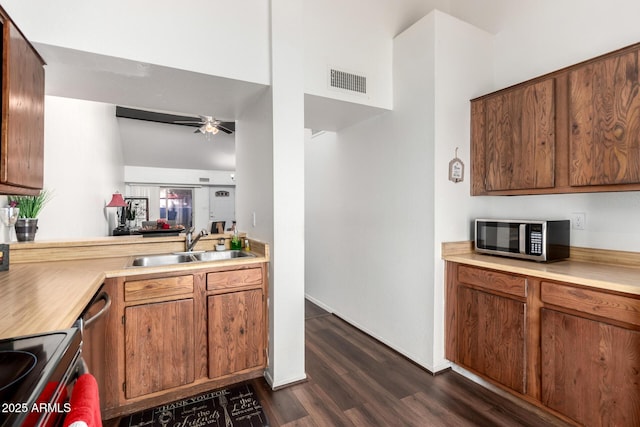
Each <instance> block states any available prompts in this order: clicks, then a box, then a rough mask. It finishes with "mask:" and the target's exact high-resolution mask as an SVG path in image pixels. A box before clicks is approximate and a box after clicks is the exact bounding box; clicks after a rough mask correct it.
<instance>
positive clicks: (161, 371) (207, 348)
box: [96, 263, 267, 419]
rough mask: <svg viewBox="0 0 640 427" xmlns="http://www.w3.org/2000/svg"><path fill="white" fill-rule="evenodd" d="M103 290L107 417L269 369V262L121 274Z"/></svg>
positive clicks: (104, 408)
mask: <svg viewBox="0 0 640 427" xmlns="http://www.w3.org/2000/svg"><path fill="white" fill-rule="evenodd" d="M104 290H106V291H107V292H108V293H109V295H110V296H111V300H112V305H111V309H110V311H109V314H108V315H107V316H106V318H105V327H104V331H105V333H104V337H105V339H104V341H105V343H104V348H105V349H106V351H105V354H104V365H105V369H104V370H103V372H100V373H99V375H97V376H96V379H97V380H98V383H99V386H100V388H101V392H102V395H101V406H102V412H103V417H104V418H105V419H111V418H114V417H117V416H122V415H125V414H129V413H133V412H136V411H139V410H142V409H146V408H150V407H153V406H157V405H160V404H163V403H168V402H171V401H175V400H177V399H180V398H184V397H188V396H191V395H195V394H198V393H202V392H205V391H208V390H212V389H215V388H218V387H223V386H226V385H229V384H232V383H236V382H240V381H244V380H247V379H251V378H257V377H260V376H262V375H263V374H264V369H265V368H266V360H267V358H266V351H267V304H266V299H267V273H266V264H264V263H255V264H245V265H239V266H228V267H217V268H211V267H208V268H201V269H194V270H189V271H188V272H185V271H182V272H167V273H163V274H145V275H130V276H126V277H116V278H110V279H107V280H106V282H105V286H104Z"/></svg>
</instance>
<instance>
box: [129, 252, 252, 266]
mask: <svg viewBox="0 0 640 427" xmlns="http://www.w3.org/2000/svg"><path fill="white" fill-rule="evenodd" d="M255 256H256V255H255V254H254V253H251V252H247V251H241V250H231V251H216V252H214V251H207V252H176V253H172V254H162V255H148V256H142V257H138V258H135V259H134V260H133V263H132V264H131V266H132V267H158V266H163V265H173V264H184V263H186V262H205V261H224V260H229V259H235V258H255Z"/></svg>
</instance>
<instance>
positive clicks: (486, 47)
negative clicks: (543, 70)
mask: <svg viewBox="0 0 640 427" xmlns="http://www.w3.org/2000/svg"><path fill="white" fill-rule="evenodd" d="M490 46H491V39H490V37H489V35H488V34H487V33H484V32H482V31H480V30H478V29H476V28H474V27H471V26H470V25H468V24H466V23H463V22H461V21H458V20H456V19H453V18H451V17H449V16H448V15H445V14H443V13H440V12H433V13H431V14H429V15H427V16H426V17H424V18H423V19H422V20H420V21H419V22H418V23H416V24H414V25H413V26H412V27H410V28H409V29H408V30H407V31H405V32H403V33H402V34H400V35H399V36H398V37H396V38H395V40H394V60H393V76H394V79H393V83H394V85H393V89H394V110H393V111H392V112H390V113H387V114H384V115H382V116H380V117H379V118H376V119H373V120H369V121H367V122H364V123H361V124H359V125H356V126H353V127H351V128H349V129H345V130H344V131H342V132H339V133H337V134H333V133H325V134H323V135H320V136H316V137H314V138H311V139H310V140H309V141H308V142H307V144H306V165H305V167H306V183H307V184H306V198H307V202H306V224H307V226H306V236H305V237H306V246H307V256H306V266H307V267H306V293H307V296H308V297H309V298H310V299H312V300H314V301H315V302H317V303H319V304H320V305H322V306H324V307H326V308H328V309H330V310H331V311H333V312H335V313H337V314H338V315H340V316H341V317H343V318H345V319H347V320H348V321H349V322H351V323H353V324H356V325H357V326H359V327H360V328H362V329H364V330H365V331H367V332H368V333H370V334H371V335H373V336H375V337H376V338H378V339H380V340H381V341H383V342H385V343H386V344H388V345H390V346H391V347H393V348H395V349H396V350H398V351H400V352H401V353H403V354H405V355H407V356H408V357H410V358H411V359H413V360H414V361H416V362H418V363H420V364H421V365H423V366H425V367H427V368H428V369H431V370H434V371H435V370H439V369H441V368H442V367H444V366H445V362H444V359H443V356H442V354H443V350H442V348H441V347H442V346H441V345H440V344H441V342H442V341H443V334H442V330H443V329H442V304H443V293H442V282H441V280H440V279H441V274H440V271H439V270H441V265H440V260H439V247H438V245H436V244H434V242H435V241H437V240H438V239H439V238H443V237H452V233H454V234H455V233H458V235H460V234H464V231H465V227H464V223H465V222H466V215H467V213H466V212H465V210H464V207H460V208H461V209H460V210H458V211H456V209H457V208H459V207H458V206H457V205H456V203H455V201H453V200H454V199H455V197H456V196H457V195H458V194H462V197H463V198H464V197H465V196H466V194H468V193H465V192H464V189H463V188H462V187H461V186H455V185H453V184H452V186H449V185H447V182H448V181H447V175H446V172H447V170H448V169H447V168H448V163H449V160H450V159H451V158H453V155H454V150H455V147H456V146H461V147H462V149H461V150H460V153H459V156H462V155H463V154H464V151H465V150H464V145H465V144H466V143H467V140H468V134H466V133H465V128H466V129H467V130H468V120H467V121H466V123H465V121H464V120H462V121H461V120H456V119H449V117H450V115H451V114H452V113H455V114H460V115H464V114H468V111H467V109H468V99H470V92H472V87H474V86H473V85H472V84H471V83H470V82H477V81H478V80H479V79H480V77H479V75H480V74H484V79H485V80H490V77H491V67H490V66H483V67H479V68H478V67H475V66H474V64H475V62H476V61H478V60H482V58H483V56H482V55H483V54H487V53H490ZM460 79H465V80H467V81H468V83H463V84H459V80H460ZM443 173H444V176H443ZM456 218H458V219H459V218H462V220H461V222H462V224H463V225H462V227H460V226H458V224H456V223H455V222H456ZM439 222H444V223H445V224H444V227H442V226H441V224H440V223H439ZM450 222H451V223H450ZM460 230H462V231H461V232H460ZM439 280H440V281H439ZM434 342H437V345H435V344H434ZM434 345H435V348H436V349H437V354H434Z"/></svg>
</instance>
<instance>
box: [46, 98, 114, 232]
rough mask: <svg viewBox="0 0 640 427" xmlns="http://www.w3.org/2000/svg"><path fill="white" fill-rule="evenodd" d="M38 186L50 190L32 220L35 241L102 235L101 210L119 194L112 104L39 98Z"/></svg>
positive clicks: (104, 225)
mask: <svg viewBox="0 0 640 427" xmlns="http://www.w3.org/2000/svg"><path fill="white" fill-rule="evenodd" d="M44 117H45V122H44V132H45V141H44V149H45V152H44V186H45V188H47V189H50V190H52V191H53V193H54V197H53V199H52V200H51V202H50V203H49V204H48V205H47V206H46V207H45V208H44V210H43V211H42V214H41V216H40V219H39V221H38V227H39V228H38V233H37V235H36V240H49V239H66V238H78V237H87V236H106V235H108V231H109V226H108V222H107V216H106V215H107V214H113V213H114V212H112V211H114V209H105V205H106V204H107V203H109V201H110V200H111V195H112V194H113V193H114V192H115V191H120V192H121V193H124V183H123V180H122V176H123V164H122V149H121V146H120V133H119V131H118V123H117V121H116V117H115V107H114V106H112V105H107V104H100V103H96V102H87V101H77V100H74V99H69V98H58V97H52V96H47V97H45V116H44Z"/></svg>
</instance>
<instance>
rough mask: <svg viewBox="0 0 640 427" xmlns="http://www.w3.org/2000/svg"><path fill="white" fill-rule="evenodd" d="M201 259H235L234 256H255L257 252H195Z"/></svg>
mask: <svg viewBox="0 0 640 427" xmlns="http://www.w3.org/2000/svg"><path fill="white" fill-rule="evenodd" d="M194 256H195V257H196V258H198V260H199V261H220V260H223V259H234V258H245V257H255V254H252V253H251V252H246V251H239V250H233V251H219V252H218V251H216V252H213V251H210V252H201V253H197V254H194Z"/></svg>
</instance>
